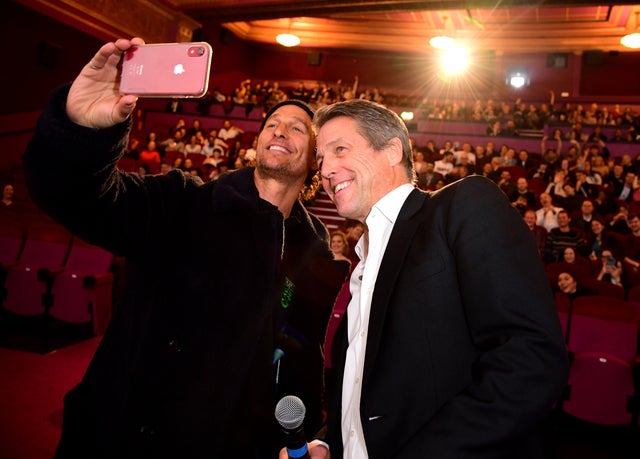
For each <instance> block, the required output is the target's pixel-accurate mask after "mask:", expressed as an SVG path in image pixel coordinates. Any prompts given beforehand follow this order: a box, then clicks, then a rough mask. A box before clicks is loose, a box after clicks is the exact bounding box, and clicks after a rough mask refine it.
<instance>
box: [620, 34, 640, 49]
mask: <svg viewBox="0 0 640 459" xmlns="http://www.w3.org/2000/svg"><path fill="white" fill-rule="evenodd" d="M620 43H621V44H622V45H623V46H626V47H627V48H633V49H637V48H640V33H637V32H636V33H630V34H629V35H625V36H624V37H622V38H621V39H620Z"/></svg>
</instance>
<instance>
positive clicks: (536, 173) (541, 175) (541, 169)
mask: <svg viewBox="0 0 640 459" xmlns="http://www.w3.org/2000/svg"><path fill="white" fill-rule="evenodd" d="M551 177H552V173H551V168H550V167H549V165H548V164H547V163H545V162H542V163H540V164H538V166H537V167H534V168H532V169H531V170H530V171H529V173H528V174H527V178H528V179H540V180H542V181H543V182H544V183H549V181H550V180H551Z"/></svg>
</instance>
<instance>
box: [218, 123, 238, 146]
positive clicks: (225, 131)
mask: <svg viewBox="0 0 640 459" xmlns="http://www.w3.org/2000/svg"><path fill="white" fill-rule="evenodd" d="M241 134H244V131H243V130H242V129H240V128H239V127H238V126H235V125H233V124H231V121H229V120H225V121H224V124H223V125H222V128H220V130H219V131H218V137H219V138H221V139H222V140H224V141H225V142H227V143H231V142H233V141H235V140H236V139H237V138H238V137H239V136H240V135H241Z"/></svg>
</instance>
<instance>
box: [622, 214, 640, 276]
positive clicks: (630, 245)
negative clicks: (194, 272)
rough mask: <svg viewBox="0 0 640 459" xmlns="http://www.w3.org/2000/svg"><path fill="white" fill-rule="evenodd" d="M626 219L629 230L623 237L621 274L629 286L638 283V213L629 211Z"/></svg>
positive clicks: (639, 251)
mask: <svg viewBox="0 0 640 459" xmlns="http://www.w3.org/2000/svg"><path fill="white" fill-rule="evenodd" d="M627 220H628V222H629V228H631V232H630V233H629V234H627V235H626V236H625V237H624V242H623V244H624V245H623V253H624V259H623V262H624V263H623V274H624V277H625V285H626V286H627V288H630V287H631V286H633V285H637V284H640V215H639V214H637V213H631V214H629V217H628V219H627Z"/></svg>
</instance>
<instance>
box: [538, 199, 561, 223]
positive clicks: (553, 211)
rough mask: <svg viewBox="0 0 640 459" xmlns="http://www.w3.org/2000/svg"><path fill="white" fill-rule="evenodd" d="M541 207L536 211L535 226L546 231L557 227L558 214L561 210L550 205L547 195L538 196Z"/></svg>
mask: <svg viewBox="0 0 640 459" xmlns="http://www.w3.org/2000/svg"><path fill="white" fill-rule="evenodd" d="M539 199H540V204H541V207H540V208H539V209H538V210H536V224H537V225H540V226H542V227H544V229H546V230H547V231H551V230H552V229H553V228H557V227H558V212H560V211H561V210H563V209H562V208H561V207H556V206H554V205H553V204H552V201H551V195H550V194H549V193H541V194H540V198H539Z"/></svg>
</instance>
